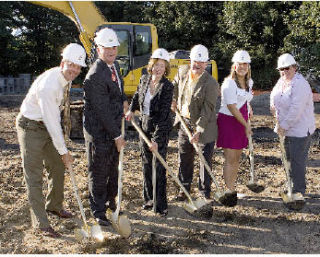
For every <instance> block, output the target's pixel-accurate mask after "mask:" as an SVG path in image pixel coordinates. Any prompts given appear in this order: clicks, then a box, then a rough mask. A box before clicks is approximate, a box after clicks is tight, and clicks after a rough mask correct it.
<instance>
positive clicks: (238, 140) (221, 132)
mask: <svg viewBox="0 0 320 257" xmlns="http://www.w3.org/2000/svg"><path fill="white" fill-rule="evenodd" d="M239 111H240V113H241V114H242V116H243V118H244V119H245V120H246V121H247V120H248V108H247V103H245V104H244V105H243V106H242V107H241V108H240V109H239ZM217 125H218V139H217V147H222V148H229V149H243V148H246V147H247V146H248V138H247V136H246V130H245V127H244V126H243V125H242V124H241V123H240V122H239V121H238V120H237V119H236V118H235V117H234V116H230V115H226V114H223V113H218V118H217Z"/></svg>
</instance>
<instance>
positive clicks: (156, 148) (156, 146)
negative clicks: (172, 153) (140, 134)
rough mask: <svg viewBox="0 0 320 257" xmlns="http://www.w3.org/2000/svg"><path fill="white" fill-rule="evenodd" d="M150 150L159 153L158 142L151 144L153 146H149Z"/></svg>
mask: <svg viewBox="0 0 320 257" xmlns="http://www.w3.org/2000/svg"><path fill="white" fill-rule="evenodd" d="M149 149H150V151H151V152H153V151H158V144H157V143H156V142H153V141H152V142H151V145H150V146H149Z"/></svg>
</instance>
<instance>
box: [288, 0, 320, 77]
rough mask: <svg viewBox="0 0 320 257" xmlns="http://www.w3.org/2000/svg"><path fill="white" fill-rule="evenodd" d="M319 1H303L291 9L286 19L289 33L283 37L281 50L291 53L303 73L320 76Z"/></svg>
mask: <svg viewBox="0 0 320 257" xmlns="http://www.w3.org/2000/svg"><path fill="white" fill-rule="evenodd" d="M319 12H320V2H303V3H302V5H301V6H300V8H299V9H294V10H291V12H290V15H289V16H288V17H287V19H286V24H287V26H288V28H289V30H290V33H289V34H288V35H287V36H286V37H285V40H284V41H285V44H284V47H283V48H282V51H283V52H290V53H292V54H293V55H294V56H295V58H296V60H297V61H298V63H299V64H300V66H301V67H300V68H301V70H302V72H303V73H308V72H310V71H311V73H313V75H316V76H317V77H318V78H319V77H320V62H319V59H320V17H319Z"/></svg>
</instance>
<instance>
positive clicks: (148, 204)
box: [142, 200, 153, 210]
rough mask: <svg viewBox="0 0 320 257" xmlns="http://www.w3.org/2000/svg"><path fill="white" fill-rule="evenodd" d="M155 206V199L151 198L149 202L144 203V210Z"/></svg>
mask: <svg viewBox="0 0 320 257" xmlns="http://www.w3.org/2000/svg"><path fill="white" fill-rule="evenodd" d="M152 207H153V201H152V200H150V201H148V202H146V203H145V204H144V205H142V209H144V210H150V209H152Z"/></svg>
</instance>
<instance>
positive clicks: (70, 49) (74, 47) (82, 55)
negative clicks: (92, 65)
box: [61, 43, 87, 67]
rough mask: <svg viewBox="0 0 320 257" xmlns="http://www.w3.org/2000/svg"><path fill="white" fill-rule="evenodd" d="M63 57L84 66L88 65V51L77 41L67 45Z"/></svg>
mask: <svg viewBox="0 0 320 257" xmlns="http://www.w3.org/2000/svg"><path fill="white" fill-rule="evenodd" d="M61 55H62V58H63V59H64V60H68V61H70V62H73V63H74V64H77V65H80V66H82V67H87V65H86V62H85V61H86V51H85V50H84V48H83V47H82V46H81V45H79V44H76V43H71V44H69V45H67V46H66V47H65V48H64V49H63V51H62V54H61Z"/></svg>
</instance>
